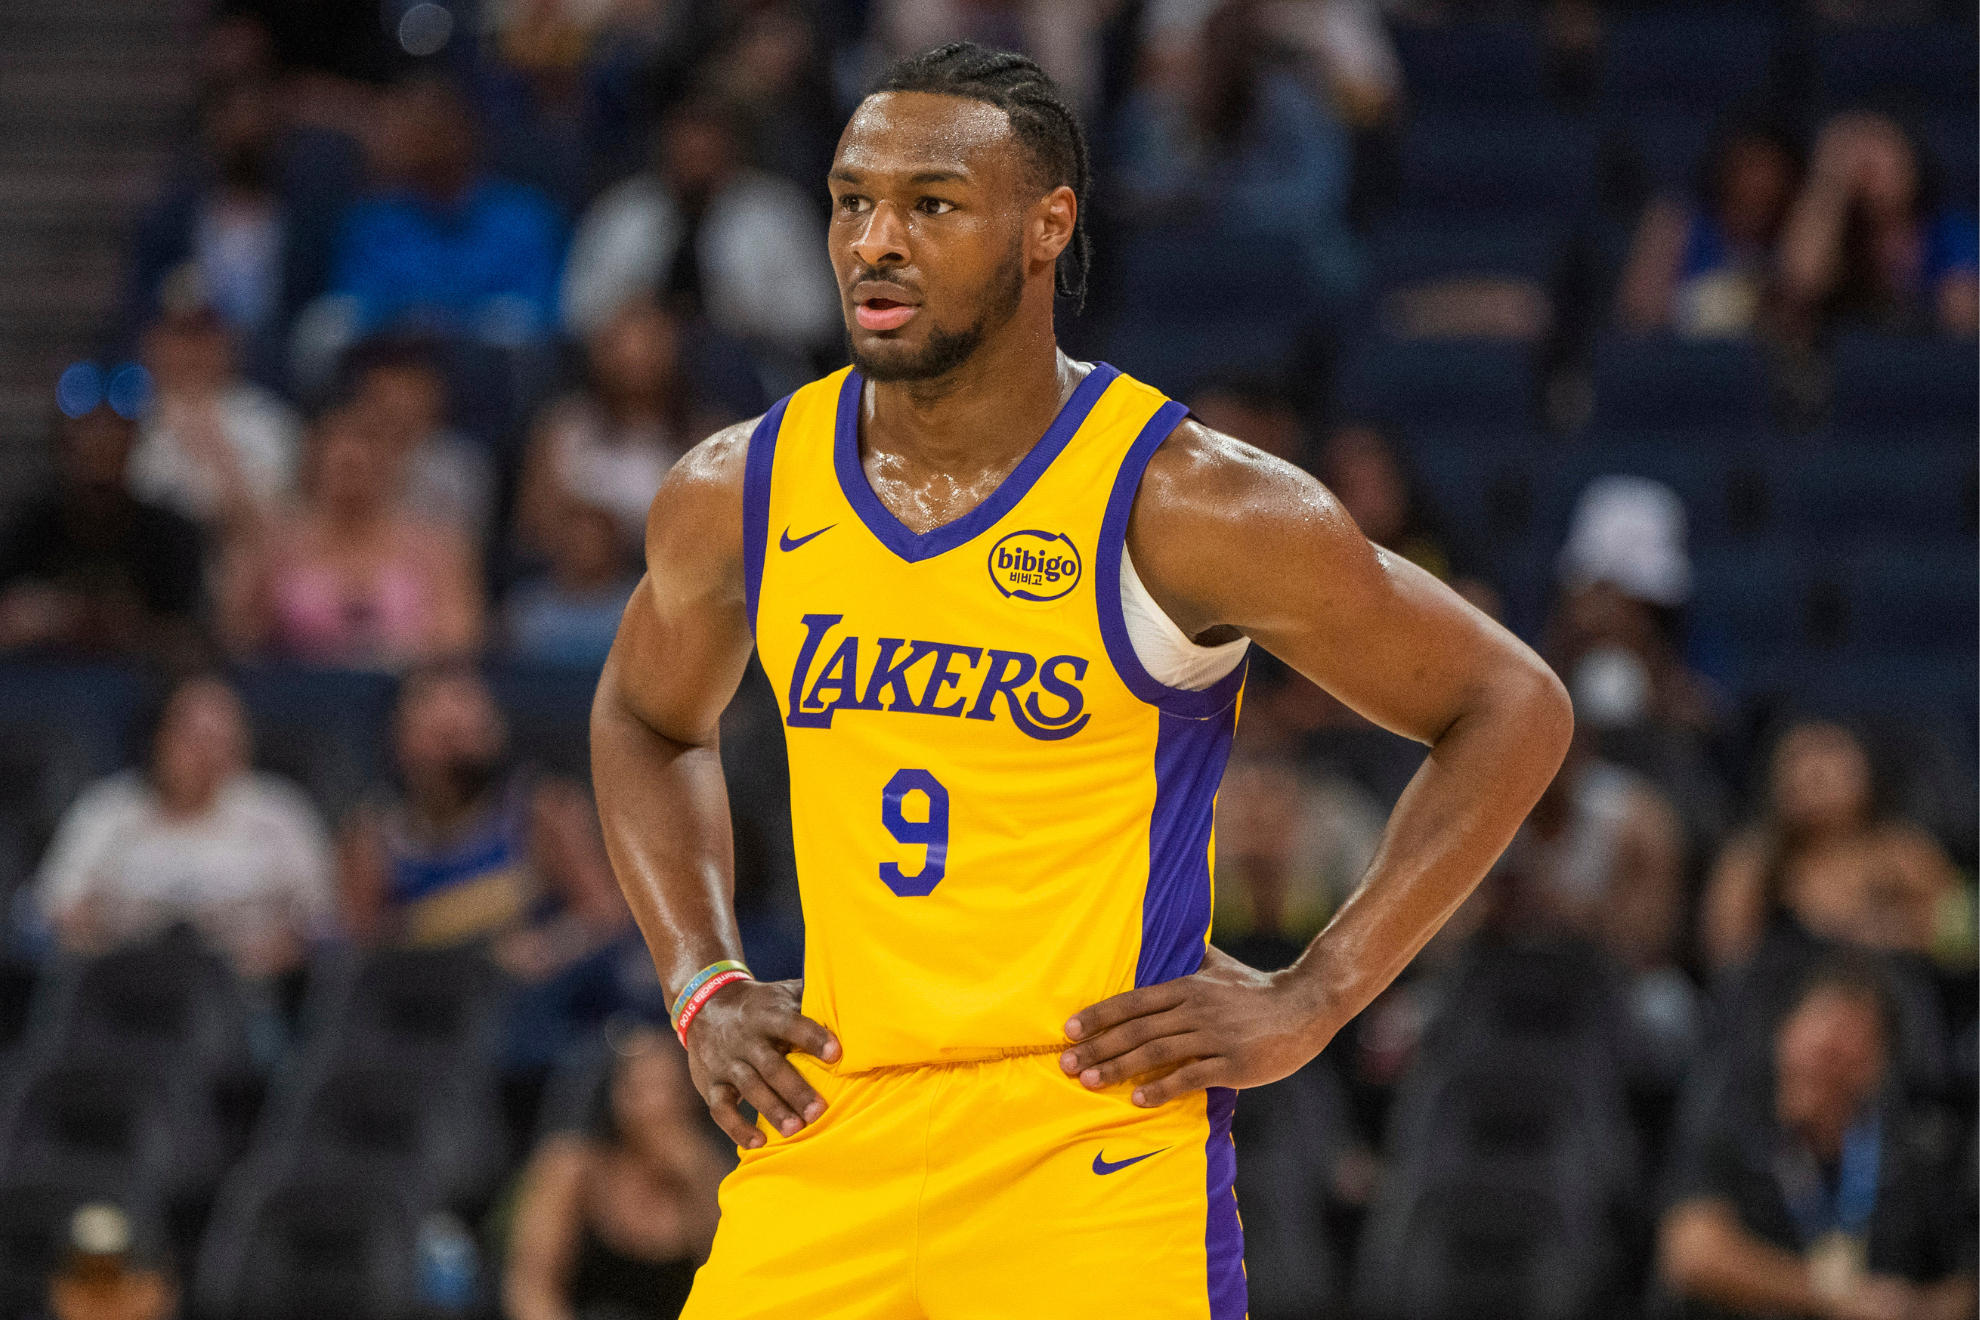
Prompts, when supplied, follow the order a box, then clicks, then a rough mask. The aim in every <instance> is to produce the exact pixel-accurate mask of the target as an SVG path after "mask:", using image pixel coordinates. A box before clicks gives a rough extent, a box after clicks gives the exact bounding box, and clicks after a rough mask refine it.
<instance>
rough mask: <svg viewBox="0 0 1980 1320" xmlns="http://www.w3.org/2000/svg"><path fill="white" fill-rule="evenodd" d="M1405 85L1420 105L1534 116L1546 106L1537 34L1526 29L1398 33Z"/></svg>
mask: <svg viewBox="0 0 1980 1320" xmlns="http://www.w3.org/2000/svg"><path fill="white" fill-rule="evenodd" d="M1395 45H1396V54H1397V56H1398V57H1399V58H1400V59H1401V61H1402V67H1403V85H1404V86H1406V87H1408V88H1409V92H1410V96H1411V97H1412V98H1413V99H1414V100H1415V101H1416V102H1417V103H1418V104H1420V105H1426V106H1432V105H1434V106H1439V107H1470V108H1492V109H1508V110H1512V109H1524V110H1535V109H1540V108H1542V107H1544V106H1545V104H1546V101H1547V79H1546V58H1545V54H1544V52H1543V50H1542V47H1541V40H1540V33H1539V31H1538V30H1537V29H1536V28H1534V27H1532V26H1529V25H1527V24H1523V23H1454V24H1451V25H1448V26H1441V25H1439V26H1429V25H1426V26H1421V27H1417V26H1405V27H1399V28H1398V29H1396V31H1395Z"/></svg>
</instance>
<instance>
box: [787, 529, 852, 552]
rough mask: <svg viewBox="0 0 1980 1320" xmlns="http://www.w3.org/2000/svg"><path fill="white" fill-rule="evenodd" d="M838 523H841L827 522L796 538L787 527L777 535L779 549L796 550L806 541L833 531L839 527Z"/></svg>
mask: <svg viewBox="0 0 1980 1320" xmlns="http://www.w3.org/2000/svg"><path fill="white" fill-rule="evenodd" d="M838 525H839V524H837V523H826V524H825V525H824V526H823V527H821V528H819V529H818V530H817V531H815V532H806V533H805V534H804V535H803V536H800V537H798V538H797V539H796V540H792V539H791V529H790V528H788V527H786V528H785V529H784V530H783V531H782V532H781V533H780V534H779V535H778V537H777V548H778V549H779V550H795V549H797V548H798V547H799V546H801V545H803V544H804V543H805V542H806V541H809V540H810V539H811V538H812V537H814V536H823V535H825V533H827V532H829V531H831V530H832V529H833V528H834V527H837V526H838Z"/></svg>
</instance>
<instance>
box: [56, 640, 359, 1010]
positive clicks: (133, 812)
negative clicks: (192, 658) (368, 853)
mask: <svg viewBox="0 0 1980 1320" xmlns="http://www.w3.org/2000/svg"><path fill="white" fill-rule="evenodd" d="M34 896H35V906H36V908H37V910H38V911H39V913H40V915H41V916H42V917H43V918H45V919H46V920H47V921H48V922H49V923H50V925H51V926H52V927H53V929H54V933H55V937H56V941H57V943H58V944H59V945H60V946H61V947H62V948H63V949H65V950H69V951H72V952H77V953H100V952H102V951H104V950H105V949H108V948H113V947H116V946H119V945H124V944H131V943H136V942H139V941H142V940H145V939H148V938H150V937H152V936H154V935H156V934H158V933H159V932H161V931H163V930H165V929H167V928H169V927H171V926H173V925H175V924H178V923H181V922H183V923H185V924H187V925H190V926H192V927H193V928H194V929H195V930H197V931H198V932H199V933H200V935H201V936H202V937H203V938H204V939H205V940H206V942H207V943H209V944H210V945H212V946H213V947H214V948H215V949H217V950H218V951H220V952H221V953H222V954H224V955H225V956H226V957H227V959H228V960H229V961H230V962H231V963H232V964H233V966H234V969H235V970H236V971H237V972H238V973H239V974H240V975H242V976H244V977H247V978H249V979H252V980H263V979H266V978H269V977H272V976H276V975H278V974H280V973H283V972H287V971H290V970H292V969H293V968H295V967H297V966H299V965H300V964H301V963H302V960H303V956H304V952H305V949H306V947H307V945H308V944H309V942H310V941H311V940H313V939H317V938H320V937H322V936H323V935H325V934H327V933H328V928H329V924H330V922H331V919H332V915H333V912H334V910H335V902H334V894H333V891H332V888H331V859H330V843H329V837H328V835H327V834H326V833H325V831H324V829H323V824H322V822H321V821H320V820H319V819H318V818H317V815H316V811H315V809H314V808H312V807H311V806H310V805H309V802H308V801H307V800H306V799H305V798H304V797H303V795H302V793H301V791H300V790H299V789H297V788H296V787H295V786H294V785H293V784H290V783H288V782H287V781H286V780H283V779H279V778H277V777H276V776H274V775H269V774H264V773H262V772H260V771H257V770H254V769H252V768H251V763H250V760H249V755H248V729H247V719H246V716H245V714H244V713H243V712H242V710H241V702H240V698H239V697H238V696H236V695H235V694H234V690H233V689H232V688H230V687H229V686H228V685H227V684H226V683H225V682H224V681H222V680H221V679H218V678H215V677H211V676H200V677H195V678H191V679H187V680H185V681H183V682H181V683H180V684H178V685H177V686H176V687H175V688H174V689H173V690H172V692H171V694H170V695H169V696H168V697H167V699H166V701H165V704H164V707H163V712H162V715H161V718H160V719H159V721H158V728H157V732H156V734H155V736H154V737H153V739H152V741H151V747H150V762H149V765H148V766H147V767H146V769H144V770H142V771H138V770H127V771H124V772H123V773H120V774H116V775H112V776H111V777H110V778H108V779H106V780H103V781H101V782H99V783H97V784H94V785H92V786H91V787H89V788H87V789H85V790H84V791H83V794H82V796H81V797H79V798H77V799H76V802H75V804H74V805H73V806H71V807H70V808H69V810H68V813H67V814H66V815H65V816H64V817H63V818H62V824H61V827H60V829H59V830H58V831H57V833H56V836H55V841H54V843H53V845H52V846H51V847H50V849H49V852H48V856H47V857H46V858H45V859H44V860H43V862H42V866H41V874H40V877H39V879H38V880H37V881H36V885H35V892H34Z"/></svg>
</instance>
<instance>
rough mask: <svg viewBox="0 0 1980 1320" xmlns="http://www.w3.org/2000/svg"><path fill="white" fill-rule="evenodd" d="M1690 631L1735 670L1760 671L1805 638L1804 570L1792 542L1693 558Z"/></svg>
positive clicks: (1707, 552)
mask: <svg viewBox="0 0 1980 1320" xmlns="http://www.w3.org/2000/svg"><path fill="white" fill-rule="evenodd" d="M1691 571H1692V593H1691V607H1690V621H1691V630H1692V633H1693V635H1694V637H1695V638H1696V639H1697V640H1698V642H1699V643H1700V644H1702V645H1704V646H1706V647H1708V648H1709V649H1714V650H1722V651H1727V652H1730V653H1731V654H1732V655H1733V656H1734V657H1735V658H1736V660H1737V662H1738V665H1736V666H1735V667H1736V668H1737V667H1739V666H1758V667H1765V666H1766V665H1767V664H1768V663H1769V662H1770V661H1777V660H1778V659H1779V658H1780V657H1781V656H1782V655H1783V653H1784V652H1786V651H1788V650H1790V649H1792V648H1796V647H1799V646H1801V645H1803V644H1804V643H1805V641H1806V638H1807V635H1808V580H1807V569H1806V568H1805V567H1804V565H1803V564H1802V563H1801V560H1800V556H1798V555H1797V554H1796V553H1795V552H1794V549H1793V546H1792V543H1789V542H1784V541H1780V540H1772V541H1766V542H1762V543H1758V544H1755V545H1752V546H1747V547H1742V548H1739V549H1725V548H1719V549H1707V550H1702V551H1700V552H1698V553H1697V554H1695V555H1693V556H1692V564H1691Z"/></svg>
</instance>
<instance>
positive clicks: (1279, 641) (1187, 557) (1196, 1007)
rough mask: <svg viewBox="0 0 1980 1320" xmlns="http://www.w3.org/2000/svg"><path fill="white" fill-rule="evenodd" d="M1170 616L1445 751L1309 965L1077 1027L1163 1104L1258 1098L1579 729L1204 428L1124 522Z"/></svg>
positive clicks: (1238, 975)
mask: <svg viewBox="0 0 1980 1320" xmlns="http://www.w3.org/2000/svg"><path fill="white" fill-rule="evenodd" d="M1128 548H1129V552H1130V553H1131V554H1132V555H1133V556H1134V562H1135V567H1136V569H1137V571H1138V572H1139V573H1140V575H1141V577H1142V579H1143V580H1144V581H1145V582H1146V583H1147V585H1148V589H1149V591H1150V593H1151V594H1152V595H1153V596H1154V597H1155V599H1156V601H1157V603H1158V604H1160V605H1161V606H1162V607H1163V608H1164V609H1165V610H1167V611H1168V612H1169V615H1170V617H1172V618H1173V619H1175V621H1176V622H1177V623H1178V624H1179V625H1181V627H1182V628H1183V630H1184V631H1185V632H1187V633H1189V634H1190V635H1191V636H1192V637H1196V638H1198V639H1199V640H1222V639H1223V638H1225V637H1226V636H1231V635H1234V633H1233V632H1232V630H1236V631H1241V632H1243V633H1244V634H1246V635H1247V636H1249V637H1251V638H1252V640H1254V641H1255V642H1257V643H1258V644H1259V645H1261V646H1263V647H1264V648H1265V649H1266V650H1268V651H1270V652H1271V653H1272V654H1274V655H1276V656H1278V657H1279V658H1280V659H1282V660H1284V661H1285V662H1286V663H1288V664H1289V665H1291V666H1292V667H1293V668H1295V669H1297V670H1298V671H1299V672H1300V673H1302V674H1304V675H1305V676H1306V677H1308V678H1309V679H1311V680H1313V682H1315V683H1317V684H1319V685H1320V686H1321V687H1323V688H1325V689H1326V690H1327V691H1329V692H1331V693H1333V694H1334V695H1335V696H1336V697H1338V698H1340V699H1341V700H1342V701H1343V702H1345V703H1347V704H1348V705H1349V706H1351V707H1353V708H1354V709H1355V710H1357V711H1359V712H1360V713H1361V714H1362V715H1364V716H1366V717H1367V718H1368V719H1370V720H1372V721H1374V722H1375V723H1376V724H1379V725H1381V726H1382V727H1383V728H1385V729H1389V730H1391V731H1393V732H1395V733H1399V734H1402V735H1404V736H1406V737H1409V738H1413V739H1415V740H1416V741H1418V742H1421V743H1425V744H1427V745H1428V746H1429V748H1430V754H1429V756H1428V757H1427V758H1425V760H1424V762H1423V766H1422V768H1421V769H1420V770H1418V771H1417V773H1416V776H1415V778H1413V779H1412V780H1411V781H1410V783H1409V787H1408V788H1407V789H1406V790H1405V791H1404V793H1403V795H1402V798H1401V800H1400V801H1398V802H1397V804H1396V809H1395V811H1394V812H1393V814H1392V815H1391V816H1390V818H1389V824H1388V829H1387V831H1386V832H1385V833H1384V835H1383V838H1382V843H1381V846H1380V847H1379V848H1378V849H1377V851H1376V854H1375V858H1374V860H1373V861H1372V862H1371V863H1370V864H1369V868H1368V872H1367V875H1366V877H1365V878H1364V879H1363V882H1362V884H1361V886H1360V888H1359V889H1358V890H1357V891H1356V892H1355V894H1354V895H1353V896H1352V897H1351V898H1349V899H1348V901H1347V902H1346V903H1344V904H1343V905H1342V906H1341V909H1340V911H1339V912H1337V913H1336V914H1335V916H1334V919H1333V920H1332V921H1331V922H1329V923H1328V925H1327V928H1326V929H1325V930H1323V931H1322V932H1321V933H1320V934H1319V935H1318V936H1316V937H1315V939H1314V941H1313V943H1312V945H1311V946H1309V947H1308V949H1307V950H1306V952H1305V954H1304V955H1302V956H1301V958H1300V959H1299V961H1298V962H1296V963H1295V964H1294V965H1293V966H1292V967H1290V968H1287V969H1286V970H1285V971H1283V972H1278V973H1274V974H1271V975H1265V974H1263V973H1260V972H1256V971H1253V970H1251V969H1250V968H1246V967H1243V966H1242V965H1240V964H1238V963H1237V962H1235V961H1234V960H1232V959H1230V958H1227V957H1225V956H1223V955H1221V954H1219V953H1217V952H1216V951H1215V950H1212V952H1211V955H1210V956H1209V958H1208V959H1207V960H1206V961H1205V963H1204V968H1203V970H1202V971H1200V972H1198V973H1197V974H1195V975H1194V976H1188V977H1183V978H1181V979H1180V980H1176V981H1171V982H1167V983H1165V984H1163V985H1158V986H1150V987H1147V988H1144V989H1140V990H1132V991H1129V992H1127V993H1126V994H1122V995H1117V996H1115V997H1113V998H1112V999H1108V1000H1106V1001H1104V1002H1102V1003H1100V1004H1097V1005H1094V1006H1093V1007H1091V1008H1088V1009H1085V1010H1083V1011H1081V1012H1080V1013H1079V1014H1078V1015H1077V1016H1076V1017H1075V1018H1074V1019H1072V1021H1070V1022H1068V1023H1067V1035H1068V1036H1069V1037H1070V1038H1071V1039H1072V1040H1074V1041H1075V1042H1077V1043H1076V1044H1075V1045H1074V1046H1073V1048H1071V1049H1069V1050H1067V1051H1066V1054H1065V1058H1064V1065H1065V1067H1066V1069H1067V1071H1068V1072H1074V1073H1078V1074H1079V1075H1080V1077H1081V1080H1082V1081H1084V1082H1086V1083H1087V1084H1088V1085H1091V1086H1106V1085H1111V1084H1113V1083H1116V1082H1120V1081H1123V1080H1126V1079H1128V1078H1132V1077H1146V1076H1151V1075H1155V1074H1164V1075H1162V1076H1160V1077H1159V1078H1158V1079H1156V1080H1152V1081H1146V1082H1144V1084H1143V1085H1142V1086H1140V1087H1139V1088H1137V1091H1136V1098H1137V1101H1138V1102H1139V1103H1145V1104H1160V1103H1161V1102H1162V1101H1164V1100H1167V1099H1170V1098H1171V1097H1173V1096H1175V1095H1178V1094H1180V1093H1182V1092H1184V1091H1189V1090H1196V1089H1200V1088H1202V1087H1205V1086H1237V1087H1243V1086H1260V1085H1263V1084H1265V1083H1266V1082H1270V1081H1274V1080H1276V1079H1278V1078H1280V1077H1284V1076H1286V1075H1287V1074H1289V1073H1291V1072H1292V1071H1293V1070H1295V1069H1296V1068H1298V1067H1299V1066H1301V1065H1302V1064H1304V1063H1305V1062H1306V1061H1307V1060H1308V1059H1311V1058H1312V1057H1313V1056H1314V1055H1315V1054H1317V1053H1318V1052H1319V1051H1320V1049H1321V1048H1322V1047H1323V1046H1324V1045H1325V1044H1326V1043H1327V1041H1328V1040H1329V1039H1331V1038H1332V1036H1333V1035H1334V1033H1335V1032H1336V1031H1338V1030H1339V1029H1340V1028H1341V1027H1342V1026H1343V1025H1345V1024H1346V1023H1347V1021H1348V1020H1349V1019H1350V1018H1352V1017H1353V1016H1354V1015H1355V1014H1356V1013H1359V1012H1360V1011H1361V1010H1362V1009H1363V1008H1365V1007H1366V1006H1367V1005H1368V1003H1369V1001H1371V1000H1372V999H1374V998H1375V996H1376V995H1377V994H1379V993H1380V992H1381V991H1382V989H1383V988H1384V987H1385V986H1387V985H1388V984H1389V982H1390V981H1392V980H1394V979H1395V977H1396V975H1397V973H1399V972H1401V971H1402V969H1403V967H1404V966H1405V965H1406V964H1408V962H1409V960H1410V959H1411V958H1413V957H1415V956H1416V953H1417V951H1418V950H1420V949H1421V948H1422V947H1423V946H1424V944H1425V943H1426V942H1427V941H1428V940H1429V939H1430V937H1431V936H1432V935H1433V934H1435V933H1436V931H1437V929H1438V928H1439V927H1440V926H1442V925H1443V924H1444V922H1445V921H1446V920H1447V919H1448V918H1449V917H1450V915H1451V914H1452V913H1453V912H1454V911H1456V909H1457V907H1458V905H1459V904H1460V903H1462V902H1463V901H1464V899H1465V897H1466V895H1468V894H1470V892H1471V891H1472V889H1473V887H1474V886H1476V885H1477V883H1478V881H1479V880H1480V879H1481V878H1482V877H1483V876H1484V875H1485V872H1486V871H1487V869H1488V868H1489V867H1490V866H1491V864H1492V862H1493V861H1494V860H1495V859H1496V858H1497V857H1498V855H1499V854H1500V853H1501V852H1502V851H1503V850H1504V849H1505V846H1506V844H1507V843H1508V842H1510V841H1511V839H1512V836H1513V832H1514V831H1515V830H1516V829H1517V828H1518V827H1519V823H1520V821H1521V820H1523V819H1524V818H1525V816H1526V813H1527V812H1528V811H1529V810H1530V809H1531V808H1532V806H1533V803H1534V802H1535V801H1536V800H1537V799H1538V798H1539V796H1540V793H1541V791H1542V790H1543V789H1544V788H1545V787H1546V786H1547V783H1548V781H1549V780H1550V779H1552V778H1553V775H1554V771H1555V770H1556V769H1557V768H1558V767H1559V766H1560V763H1561V758H1562V756H1563V755H1565V753H1566V750H1567V745H1568V739H1569V736H1570V734H1571V732H1572V729H1573V712H1572V709H1571V707H1570V706H1569V704H1568V698H1567V693H1566V691H1565V689H1563V688H1562V686H1561V683H1560V680H1559V679H1557V678H1556V677H1555V676H1554V674H1553V671H1551V670H1550V669H1548V668H1547V666H1546V665H1545V664H1544V663H1542V662H1541V660H1540V658H1539V657H1538V656H1536V655H1534V654H1533V652H1532V651H1531V650H1529V649H1527V647H1526V646H1524V645H1523V644H1521V642H1520V641H1519V640H1518V639H1517V638H1515V637H1514V636H1513V635H1512V634H1511V633H1509V632H1507V631H1506V630H1505V629H1504V628H1501V627H1500V626H1499V625H1498V624H1496V623H1494V622H1493V621H1492V620H1491V619H1489V618H1487V617H1486V616H1485V615H1484V614H1482V613H1480V612H1479V611H1477V610H1476V609H1473V608H1472V607H1471V606H1470V605H1468V604H1466V603H1465V602H1464V601H1463V600H1462V599H1460V598H1459V597H1458V595H1457V594H1456V593H1455V592H1453V591H1451V590H1449V589H1448V588H1446V587H1445V586H1443V584H1441V583H1439V582H1438V581H1437V580H1436V579H1435V578H1433V577H1431V576H1430V575H1429V574H1428V573H1425V572H1424V571H1423V570H1421V569H1419V568H1417V567H1416V566H1415V565H1414V564H1411V563H1409V562H1408V561H1406V560H1404V559H1401V558H1399V557H1398V556H1395V555H1391V554H1388V553H1387V552H1385V551H1382V550H1380V549H1378V548H1376V547H1375V546H1373V545H1370V544H1369V542H1368V540H1367V538H1365V537H1364V536H1362V534H1361V531H1360V529H1359V528H1357V527H1356V526H1355V525H1354V522H1353V520H1352V519H1350V518H1349V517H1348V515H1347V513H1346V512H1345V511H1344V510H1343V509H1342V508H1341V506H1340V504H1339V503H1338V502H1337V501H1336V500H1335V499H1334V497H1333V496H1332V495H1331V494H1330V493H1329V492H1328V491H1327V490H1326V489H1325V488H1324V487H1322V486H1321V485H1320V483H1319V482H1317V481H1315V480H1313V478H1311V477H1309V476H1307V475H1306V474H1305V473H1304V472H1301V471H1300V470H1299V469H1297V468H1295V467H1293V466H1291V465H1290V464H1287V463H1283V462H1280V461H1279V460H1277V459H1274V458H1271V457H1269V456H1268V455H1265V454H1261V453H1259V452H1258V451H1257V450H1254V449H1252V448H1250V447H1249V446H1246V445H1242V444H1239V443H1238V442H1236V441H1234V440H1230V439H1229V438H1227V437H1224V436H1221V435H1218V434H1217V433H1216V432H1214V431H1211V430H1209V429H1208V428H1206V427H1203V426H1201V425H1200V424H1198V423H1196V422H1194V421H1187V422H1185V423H1184V424H1183V425H1182V426H1181V427H1180V428H1178V430H1177V432H1176V434H1175V435H1173V436H1171V437H1170V439H1169V440H1168V441H1167V442H1166V443H1165V444H1164V445H1163V446H1162V448H1161V449H1160V450H1158V451H1157V452H1156V454H1155V457H1154V458H1153V459H1152V460H1151V461H1150V463H1149V465H1148V469H1147V472H1146V474H1145V475H1144V476H1143V478H1142V483H1141V490H1140V493H1139V495H1138V496H1137V498H1136V501H1135V507H1134V515H1133V518H1132V519H1131V521H1130V523H1129V528H1128Z"/></svg>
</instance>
